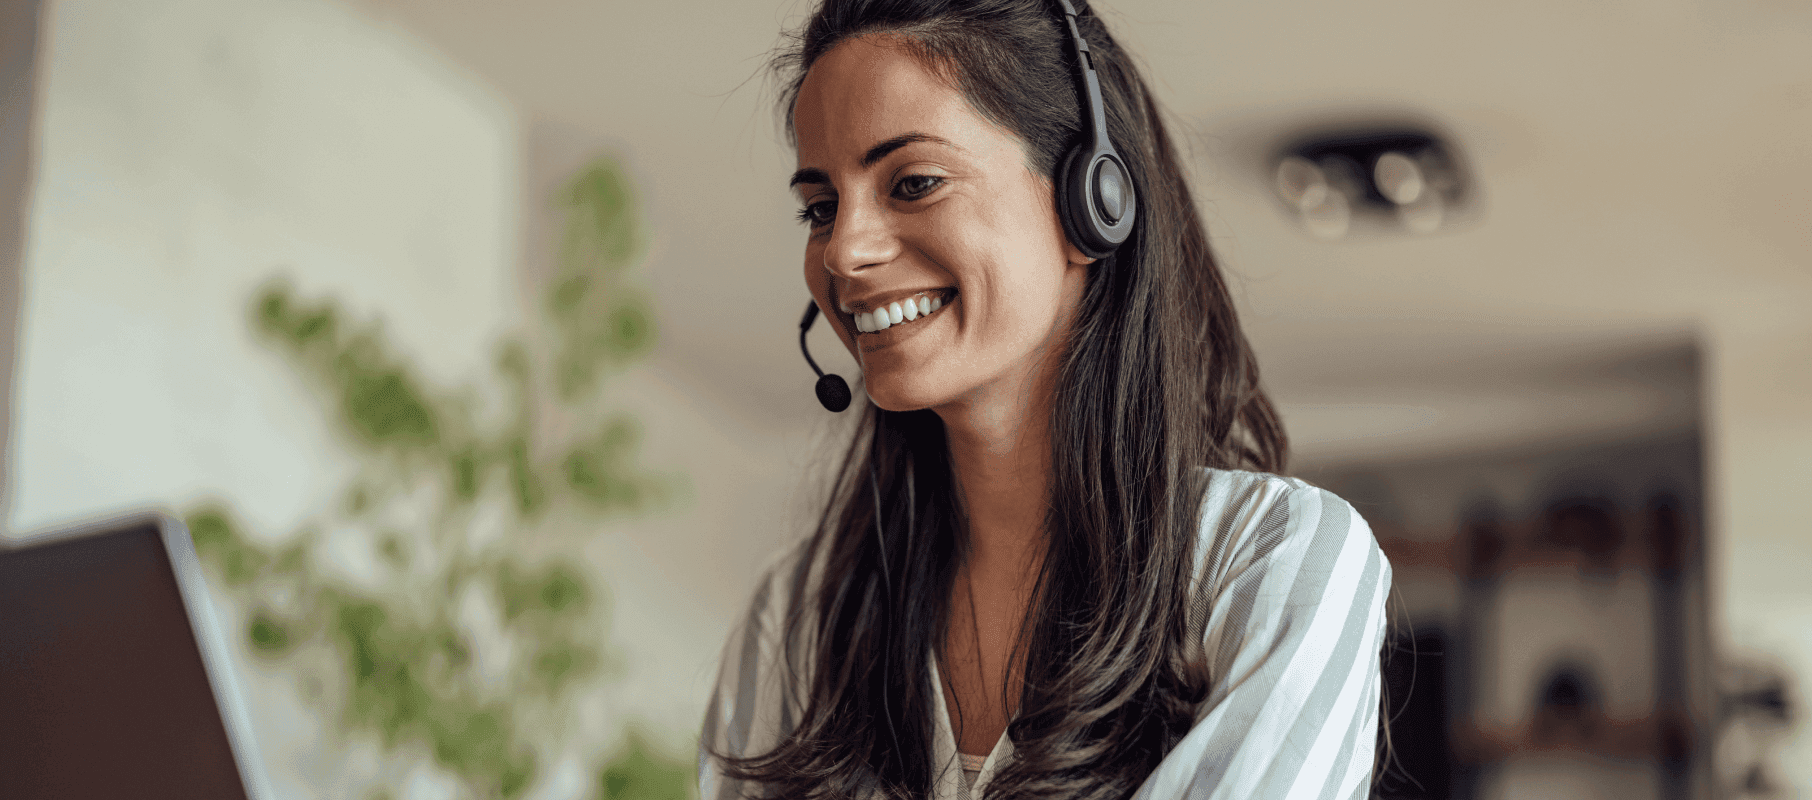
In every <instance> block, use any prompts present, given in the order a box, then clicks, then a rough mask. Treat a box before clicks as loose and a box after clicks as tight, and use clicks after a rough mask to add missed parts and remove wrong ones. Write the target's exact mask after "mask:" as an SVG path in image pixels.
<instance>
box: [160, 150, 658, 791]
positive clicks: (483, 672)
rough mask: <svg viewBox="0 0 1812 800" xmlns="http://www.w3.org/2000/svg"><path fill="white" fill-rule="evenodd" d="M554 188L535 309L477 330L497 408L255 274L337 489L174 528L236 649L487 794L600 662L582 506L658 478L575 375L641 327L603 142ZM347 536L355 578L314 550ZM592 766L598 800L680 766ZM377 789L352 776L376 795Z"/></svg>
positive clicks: (199, 517)
mask: <svg viewBox="0 0 1812 800" xmlns="http://www.w3.org/2000/svg"><path fill="white" fill-rule="evenodd" d="M559 200H560V202H561V204H562V206H563V207H564V209H565V211H566V213H567V224H566V228H565V235H564V239H563V242H562V246H561V249H560V257H559V264H558V268H557V270H556V274H555V275H554V278H553V281H552V285H551V287H550V289H549V290H548V293H547V297H546V298H545V303H544V304H543V305H542V306H541V307H540V313H539V314H538V315H536V317H537V318H536V320H535V322H536V323H538V324H536V325H533V326H531V327H530V328H529V329H528V330H526V331H524V332H523V333H522V334H520V335H518V336H515V337H512V338H510V339H508V340H506V341H504V342H503V343H502V344H501V345H500V346H499V348H498V351H497V357H496V359H495V368H494V375H495V377H496V380H497V385H498V387H500V388H501V389H502V392H501V394H502V395H504V396H505V397H507V400H506V401H505V403H504V405H505V407H506V410H505V412H504V413H502V414H501V415H499V414H491V415H488V416H487V415H486V414H483V413H481V410H480V408H479V403H478V402H477V401H476V400H475V399H474V397H473V395H471V394H470V393H466V394H458V393H454V392H449V391H445V390H442V389H439V388H437V387H433V386H430V385H428V384H427V383H426V382H425V381H424V380H423V379H422V378H421V376H420V374H419V372H418V371H417V370H416V369H414V368H413V367H412V366H411V365H410V363H409V362H408V360H407V359H406V358H405V357H403V356H401V355H398V354H397V353H395V352H394V348H393V347H392V346H391V345H390V344H389V343H388V342H387V341H386V340H385V338H384V336H383V332H382V330H381V328H380V327H379V326H378V325H377V324H376V323H374V322H367V323H363V324H358V323H355V322H353V321H351V320H349V319H348V318H347V315H346V313H345V312H344V311H343V310H342V309H341V308H340V307H339V306H338V305H337V304H336V303H335V302H333V301H332V300H331V299H315V300H308V299H304V298H302V297H300V296H298V293H297V292H296V290H295V289H294V288H293V287H292V286H291V285H290V284H289V283H288V282H286V281H284V280H282V279H280V278H278V279H273V280H272V281H270V282H269V283H268V284H266V285H265V286H264V287H263V288H262V289H261V290H260V291H259V292H258V293H257V296H256V297H255V299H254V301H253V303H252V314H251V324H252V328H253V330H254V331H255V332H256V334H257V335H258V336H259V338H260V339H261V340H262V341H264V342H266V343H267V344H268V345H270V346H271V347H273V348H274V349H275V350H277V351H278V352H280V353H281V354H282V355H283V356H285V357H286V359H287V360H288V362H289V363H290V364H291V365H292V366H294V367H295V368H296V370H297V371H298V372H299V373H300V375H301V376H302V377H303V378H304V379H305V381H306V383H307V384H308V385H310V386H311V387H312V390H313V392H314V393H315V395H316V396H317V397H318V398H319V399H320V400H321V401H322V403H323V405H324V406H325V407H326V410H327V412H328V413H327V415H326V416H327V419H328V421H329V423H330V426H331V427H332V428H334V429H336V430H337V432H338V433H339V434H340V435H339V439H340V441H342V442H343V443H344V444H345V445H346V447H347V448H348V450H349V451H350V452H351V454H352V455H353V456H354V457H355V460H356V463H357V464H358V468H357V471H356V474H355V476H354V477H353V478H352V479H351V480H350V482H349V483H348V485H347V486H346V487H345V490H344V492H343V493H342V495H341V502H340V503H339V504H338V507H336V508H332V509H326V510H323V511H322V512H321V513H320V514H318V515H316V517H315V518H313V519H311V520H309V521H308V522H307V523H306V524H304V525H303V526H302V527H301V528H300V529H299V530H297V531H294V532H292V533H291V534H290V535H288V536H287V537H284V538H283V540H282V542H281V543H280V544H269V543H266V542H265V541H264V540H262V539H260V538H258V537H254V536H251V535H248V531H247V530H246V529H245V527H244V525H243V524H242V523H240V522H239V521H237V520H236V519H235V517H234V515H233V514H232V512H231V510H230V507H229V506H228V504H227V503H225V502H221V501H214V502H208V503H203V504H200V505H198V506H196V507H194V508H192V509H190V511H189V512H188V514H187V521H188V525H189V529H190V532H191V534H192V536H193V538H194V540H195V548H196V551H197V553H198V554H199V555H200V556H201V558H202V560H203V562H204V563H205V564H207V565H208V567H209V569H210V571H211V572H212V573H213V575H214V576H215V577H216V578H217V579H218V582H219V584H220V585H221V586H223V587H224V588H225V589H226V590H228V591H229V592H231V593H232V594H233V595H234V597H235V598H236V599H237V600H238V601H239V602H240V603H241V604H242V607H243V608H244V609H245V610H246V614H245V617H246V620H247V621H246V627H245V631H244V635H245V637H246V641H247V643H248V644H249V645H250V648H251V649H252V650H253V652H255V653H257V654H259V655H261V656H263V657H266V658H269V659H272V660H275V661H278V662H280V663H282V664H284V665H285V666H286V667H289V668H293V669H294V670H296V671H298V672H300V673H304V674H306V675H307V676H308V680H307V681H305V683H309V684H314V685H318V686H319V687H320V688H319V693H320V695H321V699H323V700H325V701H327V702H328V704H329V705H330V706H331V707H333V708H335V709H336V712H337V714H338V721H339V723H340V725H341V727H342V728H343V729H344V730H346V731H348V732H350V733H354V734H361V733H362V734H366V735H370V736H371V737H373V738H374V739H375V741H376V742H377V743H378V744H379V745H380V746H381V747H382V748H383V750H384V751H385V752H387V753H393V754H403V755H400V756H399V757H407V755H406V754H407V753H410V752H423V751H425V752H426V753H427V754H428V755H429V757H431V758H432V759H433V761H434V762H435V763H436V764H438V765H439V766H440V767H441V768H443V769H444V770H446V771H447V772H448V773H450V774H452V775H454V776H456V777H457V778H458V779H459V781H460V782H461V784H462V786H463V787H464V791H465V793H466V794H467V795H469V796H472V797H501V798H510V797H516V796H518V795H520V794H522V793H523V792H524V791H525V790H526V789H527V788H528V787H529V786H530V785H532V784H533V783H534V781H535V780H536V778H537V776H538V774H539V769H540V767H541V761H542V755H541V754H542V753H544V752H546V751H547V750H548V749H550V748H552V747H554V746H557V744H558V742H557V741H556V740H557V738H558V736H559V732H560V731H561V730H562V727H563V722H564V721H565V719H566V712H565V709H564V706H563V705H562V702H563V701H564V700H566V699H567V698H569V697H571V696H572V695H573V694H574V691H575V687H577V686H579V685H582V684H584V683H585V682H587V681H594V680H598V679H602V678H607V677H608V672H609V671H608V670H607V669H605V667H607V665H608V664H609V663H610V657H609V654H608V652H607V650H606V648H605V646H604V642H603V633H602V630H603V623H602V619H603V615H604V613H605V609H604V608H603V605H604V604H603V602H602V599H603V598H602V597H601V595H600V592H599V590H598V588H597V587H595V586H594V585H593V583H592V581H591V579H590V576H589V574H588V571H587V568H586V567H585V565H584V563H583V562H582V561H581V560H580V559H579V558H578V557H577V551H578V546H579V544H580V543H581V542H582V540H583V538H584V537H585V536H588V535H593V534H594V532H595V531H596V522H597V520H599V519H602V518H608V517H609V516H611V515H613V514H620V513H629V512H638V511H645V510H648V509H650V508H654V507H658V506H659V505H661V504H663V503H664V502H665V500H666V498H667V497H668V495H669V494H670V490H671V488H672V486H673V479H671V478H662V477H659V476H655V475H652V474H650V473H648V472H647V471H646V470H644V469H643V468H641V467H640V466H638V464H637V463H636V453H637V446H638V439H639V430H640V429H639V427H638V426H637V424H636V421H635V419H634V418H633V417H632V416H630V415H628V414H625V413H622V412H620V411H616V410H613V409H612V408H611V407H610V404H609V403H608V402H607V401H606V400H605V399H604V398H602V397H601V396H600V392H599V388H600V386H601V385H602V384H603V383H604V382H605V381H606V380H607V379H608V377H609V376H610V375H612V374H613V373H614V372H616V371H617V370H619V369H621V368H622V367H624V366H627V365H629V364H631V363H633V362H634V361H635V360H636V359H638V358H640V357H642V356H644V355H645V354H646V353H647V352H648V350H649V348H650V347H651V345H652V344H653V340H654V323H653V315H652V313H651V312H650V307H649V304H648V301H647V299H646V297H645V296H644V294H642V293H641V292H640V291H638V290H636V289H635V288H634V287H633V286H632V285H631V284H630V283H629V282H628V280H627V268H628V267H629V266H630V265H632V264H633V263H634V262H635V261H636V260H637V258H638V257H639V255H640V253H641V245H640V239H639V233H640V232H639V223H638V220H637V216H636V210H635V201H634V195H633V192H632V191H631V188H630V185H629V183H628V181H627V180H626V178H625V177H624V175H623V173H622V171H621V169H620V168H619V167H618V166H617V165H616V163H615V162H614V161H612V160H610V159H607V158H606V159H599V160H597V161H595V162H593V163H591V164H589V165H587V166H586V167H585V168H584V169H583V170H581V171H580V172H579V174H578V175H577V176H576V177H575V178H574V179H573V180H572V181H571V182H570V183H569V184H568V185H567V186H566V188H565V189H564V190H563V192H562V193H561V195H560V197H559ZM347 542H351V543H353V546H362V547H365V548H367V549H368V550H369V552H370V554H371V556H372V557H371V558H370V559H369V561H370V563H371V564H373V565H374V569H375V570H376V571H377V572H376V574H375V575H371V574H366V575H363V576H352V575H348V574H343V572H336V571H335V570H333V569H332V568H330V567H329V566H328V560H327V559H326V558H325V557H324V556H323V553H324V551H326V550H329V549H331V548H334V547H345V546H347ZM627 742H628V744H627V745H626V747H625V748H624V749H623V750H622V751H621V752H620V753H618V754H616V755H615V756H612V757H610V758H608V759H605V760H603V761H602V762H601V764H600V766H599V772H598V775H599V777H598V780H597V785H598V789H599V792H600V794H601V796H603V797H606V798H612V800H618V799H624V800H627V799H628V798H641V799H643V800H665V799H666V798H684V797H686V796H687V795H688V794H689V792H690V789H689V788H688V787H689V786H690V780H691V779H690V772H689V771H688V770H687V769H686V768H685V767H684V766H682V765H680V764H678V763H677V762H672V761H668V760H666V759H664V758H663V757H660V756H657V755H655V754H653V751H651V750H649V748H648V747H647V746H646V744H645V742H644V740H643V738H642V737H641V736H640V735H638V734H635V733H634V732H631V735H630V736H629V737H628V739H627ZM383 794H384V792H383V791H382V790H381V789H380V790H379V791H378V792H377V793H376V795H379V796H381V795H383Z"/></svg>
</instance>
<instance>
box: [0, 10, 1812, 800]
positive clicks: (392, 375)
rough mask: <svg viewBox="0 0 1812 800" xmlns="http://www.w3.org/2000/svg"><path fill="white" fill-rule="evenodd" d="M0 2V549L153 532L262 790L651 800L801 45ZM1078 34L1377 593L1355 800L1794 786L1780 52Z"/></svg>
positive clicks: (1619, 35)
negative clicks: (231, 655)
mask: <svg viewBox="0 0 1812 800" xmlns="http://www.w3.org/2000/svg"><path fill="white" fill-rule="evenodd" d="M4 8H5V10H4V11H3V12H0V14H3V18H0V86H4V88H5V95H4V102H5V106H4V112H3V114H0V203H4V204H5V205H4V208H5V209H6V213H5V214H4V216H3V218H0V265H3V266H4V269H3V270H0V374H3V375H4V376H5V377H6V379H7V380H8V381H9V383H10V387H11V391H10V392H9V393H8V394H7V395H5V397H6V400H5V402H6V403H7V408H6V412H7V419H8V424H7V426H6V427H5V429H4V442H5V449H6V453H7V458H6V461H5V467H4V474H3V476H0V477H3V479H4V491H5V495H4V496H5V501H4V502H5V519H6V529H7V531H8V533H9V535H18V534H23V533H26V532H30V531H34V530H41V529H45V528H47V527H54V526H57V525H60V524H65V523H67V522H69V521H72V520H77V519H83V518H88V517H92V516H95V515H97V514H102V513H106V512H111V511H117V510H120V509H125V508H136V507H144V506H158V507H164V508H169V509H171V510H174V511H176V512H177V513H178V514H180V515H183V516H185V517H186V518H187V519H188V521H189V523H190V526H191V529H192V531H193V532H194V533H195V534H196V538H197V544H198V549H200V550H201V551H202V555H203V558H204V561H205V562H206V563H207V564H208V566H209V568H210V573H209V574H210V578H211V581H212V584H211V585H212V586H213V588H214V593H215V602H216V604H217V606H218V608H219V610H220V613H221V614H222V615H223V618H224V619H227V620H229V621H231V624H232V626H233V628H234V630H235V631H237V632H238V635H237V639H236V641H237V645H236V646H237V648H238V657H239V666H240V669H241V671H242V672H243V673H244V675H245V676H246V685H247V687H248V688H249V690H250V692H251V693H252V695H253V697H252V705H253V717H254V721H255V725H256V734H257V739H258V747H259V751H260V752H261V754H262V760H263V761H264V763H265V764H266V765H267V769H268V770H269V771H270V772H271V773H272V780H273V783H274V784H275V786H276V789H277V793H278V795H279V796H281V797H297V798H301V797H396V798H424V799H425V798H450V797H478V796H506V797H536V798H542V797H546V798H555V797H594V796H597V797H612V798H615V797H684V796H686V795H687V793H688V792H690V791H691V789H690V788H689V785H690V780H691V779H690V777H689V776H690V771H691V769H692V767H691V760H692V758H693V747H694V745H695V742H696V732H697V730H698V727H699V723H700V720H701V719H702V717H703V714H704V703H705V700H706V697H707V693H708V687H709V685H710V683H711V681H712V678H713V675H714V671H715V665H716V661H717V658H718V654H719V652H720V650H721V648H722V647H723V644H724V642H725V638H726V636H727V634H728V632H729V631H730V629H731V627H732V625H733V624H734V623H735V621H736V620H737V618H738V616H739V615H740V614H741V612H742V611H743V609H744V608H745V607H746V603H747V601H748V598H749V595H750V592H751V588H752V585H753V581H754V579H755V578H756V576H757V575H758V574H759V573H760V571H761V570H762V568H763V567H764V565H765V564H766V563H767V562H768V561H769V560H770V558H771V557H772V556H773V555H774V554H775V553H776V552H777V550H778V549H779V548H780V547H781V546H782V545H783V544H784V543H786V542H788V541H791V540H793V539H795V538H796V537H798V536H800V535H802V534H803V533H804V532H805V531H806V529H807V526H808V525H809V522H810V520H811V519H812V518H813V509H814V508H815V507H816V503H817V502H818V501H819V499H820V491H821V488H822V478H823V477H824V475H825V473H826V470H827V468H828V465H829V464H828V458H829V455H830V454H831V453H832V451H834V450H835V448H836V446H837V444H838V443H839V442H841V441H843V440H844V439H845V438H846V437H847V435H848V434H849V429H848V427H847V423H848V422H849V420H848V419H844V418H838V417H833V416H832V415H830V414H828V413H826V412H824V411H823V410H822V409H821V408H820V407H819V406H818V405H817V403H816V402H815V401H814V400H813V398H812V395H811V388H810V387H811V380H812V378H813V376H812V374H811V373H810V371H809V369H808V368H807V367H806V365H805V364H804V363H802V360H801V359H800V358H799V356H798V351H797V350H796V349H795V344H796V342H795V330H796V328H795V324H796V322H797V319H798V314H799V311H800V306H801V305H802V303H803V302H804V301H805V299H806V297H807V295H806V292H805V290H804V286H803V282H802V279H801V277H800V261H799V259H800V252H801V249H802V241H803V240H802V233H801V231H800V230H799V229H798V228H797V227H796V225H795V223H794V222H793V221H792V218H791V215H792V213H793V211H794V210H795V209H794V202H793V200H792V199H791V198H790V197H789V195H788V193H787V191H786V187H785V182H786V177H787V175H788V174H789V173H790V172H791V170H792V169H793V168H794V164H793V161H792V156H791V153H790V152H789V151H788V149H787V148H786V147H785V146H784V143H783V139H782V138H781V136H780V134H779V131H778V128H777V123H776V117H775V115H774V113H773V107H772V97H773V92H772V88H773V87H772V84H771V83H770V82H769V81H768V79H767V75H766V72H765V59H766V57H767V55H768V53H769V52H770V50H771V49H772V48H774V47H775V46H776V45H777V44H778V43H779V42H780V38H779V32H780V31H781V30H783V29H790V28H792V27H794V26H795V25H797V24H798V23H799V22H800V21H801V20H802V19H803V15H804V14H805V13H806V12H807V10H808V5H807V4H806V3H805V2H803V0H781V1H780V2H778V3H760V2H756V3H733V4H727V3H715V2H709V3H708V2H699V1H698V0H674V1H673V2H666V3H644V4H631V3H609V2H580V1H579V0H525V1H524V2H516V3H507V4H505V3H488V2H477V0H432V1H430V0H17V1H16V2H12V3H8V4H5V6H4ZM1097 13H1100V14H1101V15H1102V16H1104V17H1105V18H1106V19H1107V20H1108V22H1109V24H1110V25H1111V26H1112V27H1113V30H1114V31H1115V32H1116V35H1117V36H1119V37H1120V39H1121V41H1122V42H1123V43H1124V44H1125V45H1126V46H1127V47H1128V48H1130V49H1131V50H1132V51H1133V52H1134V53H1136V54H1138V55H1139V56H1140V57H1141V58H1142V59H1143V63H1144V65H1145V67H1146V74H1147V77H1148V79H1149V80H1150V81H1151V82H1152V83H1153V85H1154V88H1155V89H1156V91H1157V92H1158V94H1159V96H1160V98H1161V99H1162V100H1163V101H1164V102H1165V103H1166V104H1167V106H1168V109H1169V111H1170V113H1171V114H1172V115H1173V122H1174V127H1173V129H1172V130H1173V131H1174V133H1175V135H1176V136H1177V137H1178V138H1179V142H1180V144H1181V146H1182V147H1183V148H1184V149H1185V151H1186V152H1187V153H1188V154H1189V163H1190V167H1191V169H1192V170H1193V174H1192V176H1191V178H1192V180H1193V182H1194V186H1195V189H1196V192H1197V197H1198V199H1199V201H1200V203H1201V206H1202V209H1203V211H1204V213H1205V216H1206V219H1207V221H1208V224H1209V229H1210V233H1211V235H1212V236H1213V237H1214V242H1215V245H1216V247H1217V248H1218V249H1217V253H1218V255H1219V256H1220V258H1221V263H1222V264H1223V267H1224V269H1225V270H1226V272H1227V274H1228V277H1229V280H1230V281H1231V282H1232V284H1233V286H1234V288H1235V293H1236V297H1237V299H1238V303H1239V307H1240V312H1241V314H1242V319H1243V321H1244V325H1245V328H1246V331H1247V332H1248V334H1249V336H1250V337H1251V338H1252V340H1253V342H1254V344H1255V346H1256V347H1257V349H1258V352H1259V356H1260V360H1261V366H1262V369H1263V374H1264V380H1265V384H1266V386H1267V388H1268V389H1269V391H1270V392H1271V395H1272V397H1273V398H1274V400H1276V401H1277V402H1278V403H1279V404H1280V405H1281V407H1282V411H1283V414H1284V418H1285V421H1286V423H1287V425H1288V431H1289V434H1290V436H1291V438H1292V443H1293V445H1294V459H1293V461H1292V471H1293V472H1295V473H1296V474H1298V475H1300V476H1302V477H1304V478H1305V479H1308V480H1310V481H1312V482H1316V483H1318V484H1321V485H1324V486H1327V487H1328V488H1330V489H1332V490H1334V491H1335V492H1337V493H1339V494H1341V495H1342V496H1344V497H1346V498H1348V499H1349V500H1351V501H1352V502H1353V503H1354V504H1355V505H1356V506H1357V507H1358V508H1359V509H1360V510H1361V512H1362V513H1363V514H1364V515H1365V516H1366V517H1367V519H1368V520H1370V521H1371V522H1372V525H1373V527H1374V529H1375V530H1376V532H1377V534H1378V536H1379V538H1380V541H1381V542H1382V543H1383V545H1384V547H1385V550H1386V552H1387V553H1388V554H1389V555H1390V556H1391V558H1392V561H1393V563H1394V564H1395V565H1396V585H1395V598H1394V602H1393V619H1392V622H1393V644H1392V647H1391V648H1390V652H1389V654H1388V656H1387V662H1386V672H1387V681H1388V683H1389V687H1390V695H1391V701H1392V715H1393V719H1392V720H1391V722H1390V731H1391V736H1392V741H1393V745H1394V749H1395V753H1396V758H1395V761H1394V762H1393V764H1392V765H1391V766H1390V767H1389V769H1388V770H1386V771H1385V772H1386V774H1385V775H1384V777H1383V779H1382V780H1381V781H1380V783H1379V786H1378V788H1377V793H1378V794H1379V795H1380V796H1386V797H1415V798H1447V797H1453V798H1474V797H1477V798H1525V797H1528V798H1535V797H1541V798H1646V797H1654V798H1723V797H1732V798H1734V797H1768V798H1783V797H1797V796H1803V795H1809V794H1812V734H1808V733H1806V731H1805V728H1804V726H1803V724H1802V722H1801V720H1802V719H1803V707H1804V706H1803V697H1804V682H1805V680H1806V676H1808V675H1812V580H1809V579H1808V575H1809V574H1812V502H1809V498H1812V310H1808V309H1812V55H1808V54H1812V7H1808V6H1807V5H1805V4H1803V3H1792V2H1783V1H1781V0H1733V1H1732V2H1721V3H1711V2H1704V1H1703V0H1651V2H1644V3H1629V2H1599V3H1560V2H1547V1H1546V0H1537V2H1529V3H1519V4H1483V3H1458V4H1428V3H1418V2H1399V1H1397V0H1391V1H1389V2H1380V3H1364V4H1352V3H1348V4H1337V3H1319V4H1309V3H1267V4H1237V3H1225V2H1223V3H1202V2H1176V1H1175V0H1104V2H1102V3H1101V4H1100V5H1099V7H1098V8H1097ZM813 346H814V352H815V353H816V354H817V356H818V358H819V359H820V360H821V361H827V362H830V363H827V364H826V365H825V367H826V369H827V370H832V371H838V372H841V373H843V374H845V375H851V376H853V375H855V374H856V370H855V368H854V365H853V363H852V362H851V361H850V359H849V358H848V357H847V356H846V355H845V354H843V353H842V352H841V348H839V347H838V346H837V344H836V341H835V339H834V337H833V336H832V335H831V334H830V333H829V332H828V331H826V330H824V329H823V326H819V330H817V331H815V332H814V337H813ZM845 416H846V417H847V416H852V415H845ZM0 679H3V678H0Z"/></svg>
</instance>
